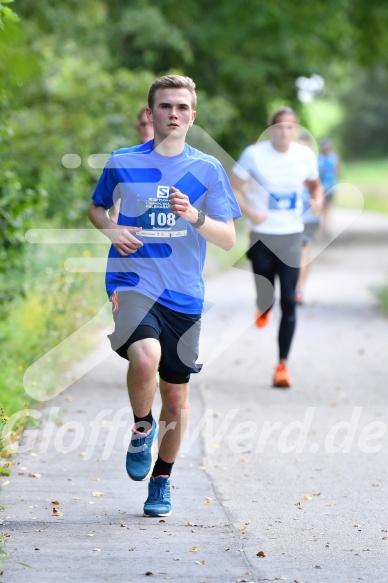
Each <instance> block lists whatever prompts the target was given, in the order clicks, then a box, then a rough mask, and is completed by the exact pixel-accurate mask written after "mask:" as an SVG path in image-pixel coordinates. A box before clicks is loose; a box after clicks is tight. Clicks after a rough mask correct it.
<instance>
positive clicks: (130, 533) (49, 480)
mask: <svg viewBox="0 0 388 583" xmlns="http://www.w3.org/2000/svg"><path fill="white" fill-rule="evenodd" d="M349 217H350V218H351V219H354V217H353V216H350V215H349V214H348V213H337V215H336V217H335V220H336V224H337V225H344V224H346V223H347V221H348V222H349ZM339 228H340V227H339ZM387 243H388V218H385V217H379V216H378V215H368V214H366V213H364V214H363V215H361V216H359V217H358V218H357V219H356V220H355V221H354V222H353V223H352V225H351V226H350V227H348V229H347V230H345V231H344V233H343V234H342V235H341V236H340V237H339V238H338V239H336V241H335V242H333V243H332V244H331V245H330V246H329V247H328V248H327V249H326V250H325V251H324V252H323V253H322V254H320V255H318V257H317V258H316V259H315V261H314V264H313V266H312V269H311V273H310V275H309V280H308V287H307V291H306V305H304V306H303V307H301V308H300V310H299V320H298V329H297V333H296V337H295V340H294V345H293V348H292V353H291V358H290V368H291V372H292V376H293V378H294V387H293V388H292V389H291V390H278V389H273V388H271V386H270V381H271V376H272V373H273V368H274V366H275V362H276V335H277V328H278V318H279V312H278V308H275V310H274V312H275V313H274V318H273V321H272V322H271V324H270V325H269V326H268V328H266V329H264V330H258V329H257V328H255V327H254V326H253V323H252V320H253V313H254V289H253V280H252V275H251V273H250V271H249V267H248V266H247V265H245V266H242V267H241V268H238V269H237V268H232V269H230V270H228V271H227V272H226V273H225V274H223V275H221V276H219V277H217V278H215V279H212V280H210V281H209V282H208V285H207V297H208V298H209V301H210V302H213V303H214V307H213V308H212V309H209V311H208V313H207V315H206V316H205V317H204V321H203V337H202V340H203V341H202V350H201V356H202V357H203V361H204V364H205V366H204V370H203V372H202V373H201V374H200V375H198V376H197V377H196V378H194V379H193V381H192V389H191V403H192V422H191V425H190V431H189V432H188V434H187V437H186V439H185V442H184V445H183V448H182V453H181V456H180V458H179V460H178V461H177V463H176V467H175V468H174V473H173V486H174V488H173V515H172V516H171V517H169V518H166V519H163V520H161V519H149V518H148V519H147V518H143V517H142V515H141V514H142V505H143V502H144V499H145V496H146V484H145V483H141V484H136V483H134V482H131V481H130V480H128V478H127V477H126V474H125V469H124V452H125V445H126V444H127V437H126V435H125V434H126V433H127V432H128V428H129V427H130V425H131V414H130V410H129V407H128V402H127V398H126V393H125V387H124V376H125V363H124V362H122V361H121V360H120V359H119V358H118V357H117V356H116V355H112V354H110V352H109V351H107V344H106V343H105V342H104V343H103V344H102V345H101V346H100V347H99V348H98V350H96V351H95V352H94V353H93V355H92V356H91V357H90V358H89V359H88V360H87V361H86V364H85V362H84V363H83V365H84V366H86V368H87V369H90V370H89V372H88V373H87V374H85V375H84V376H83V377H82V378H81V379H80V380H78V381H77V382H76V383H74V384H73V385H72V386H71V387H70V388H69V389H67V390H66V391H65V393H63V394H62V395H60V396H59V397H56V398H55V399H53V400H52V401H50V402H48V403H47V405H46V407H45V409H44V415H45V417H44V421H43V423H42V425H41V429H40V430H39V431H38V430H31V431H30V433H29V434H27V433H26V434H25V436H24V439H23V441H22V445H23V446H24V448H25V449H26V451H25V452H24V453H21V454H20V455H18V456H17V457H16V458H15V459H14V466H13V470H12V474H11V476H10V478H8V479H7V478H3V479H2V486H1V490H0V495H1V497H0V501H1V503H2V504H5V505H6V506H7V510H6V511H5V513H2V514H3V515H4V518H5V522H4V525H3V527H2V529H3V531H5V532H8V534H9V538H8V542H7V548H8V551H9V554H10V556H11V557H12V559H13V560H14V561H15V562H12V561H9V562H8V563H7V565H6V569H5V572H4V574H3V575H2V577H1V579H2V581H4V582H9V583H16V582H17V583H19V582H23V583H24V582H26V583H44V582H49V581H50V582H52V581H56V582H58V583H62V582H65V581H72V582H80V583H81V582H87V581H112V582H114V583H121V582H125V581H136V582H138V581H144V580H148V578H149V580H151V581H165V580H175V581H187V582H190V583H192V582H193V583H194V582H195V583H203V582H208V583H215V582H235V581H240V582H242V581H277V580H282V581H288V582H297V581H299V582H303V583H315V582H321V581H322V582H324V581H325V582H326V581H327V582H331V583H332V582H335V583H353V582H356V581H366V582H369V583H379V582H381V583H383V582H386V581H387V574H386V564H387V556H388V516H387V512H386V509H387V502H388V483H387V464H386V458H387V425H386V424H387V422H388V417H387V405H386V395H385V393H386V391H387V381H386V378H387V348H388V320H387V318H385V317H383V316H382V314H381V313H380V312H379V310H378V308H377V306H376V301H375V298H374V295H373V294H372V292H371V288H372V287H373V286H376V285H380V284H381V283H384V282H386V281H387V279H388V253H387V250H388V245H387ZM157 406H159V403H158V405H157ZM156 408H157V407H156ZM50 415H51V420H52V422H50V421H48V417H49V416H50ZM115 416H116V417H115ZM113 420H114V421H113ZM121 421H122V423H121ZM114 427H116V428H117V432H115V430H114ZM96 436H98V437H97V438H96ZM29 444H30V445H29ZM30 446H31V447H32V449H31V447H30ZM7 482H8V483H7ZM53 502H56V503H57V504H53ZM58 502H59V504H58ZM53 508H55V509H57V510H58V511H59V512H60V513H61V515H58V516H54V515H53ZM260 551H263V553H264V555H265V556H264V557H258V556H257V553H258V552H260ZM17 561H19V562H23V563H27V564H29V565H30V566H31V568H25V567H23V566H21V565H20V564H19V563H18V562H17ZM147 573H149V574H148V575H147ZM147 577H148V578H147Z"/></svg>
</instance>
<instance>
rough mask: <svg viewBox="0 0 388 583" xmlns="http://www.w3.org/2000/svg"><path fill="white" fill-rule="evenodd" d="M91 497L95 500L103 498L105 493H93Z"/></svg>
mask: <svg viewBox="0 0 388 583" xmlns="http://www.w3.org/2000/svg"><path fill="white" fill-rule="evenodd" d="M93 496H94V497H95V498H102V497H103V496H105V492H93Z"/></svg>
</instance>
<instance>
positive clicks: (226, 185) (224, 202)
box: [204, 163, 241, 222]
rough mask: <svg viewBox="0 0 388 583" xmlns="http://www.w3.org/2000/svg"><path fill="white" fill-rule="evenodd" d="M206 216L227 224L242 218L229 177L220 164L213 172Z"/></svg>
mask: <svg viewBox="0 0 388 583" xmlns="http://www.w3.org/2000/svg"><path fill="white" fill-rule="evenodd" d="M204 211H205V214H207V215H208V216H209V217H211V218H212V219H214V220H216V221H221V222H226V221H229V220H230V219H233V220H236V219H238V218H239V217H241V211H240V207H239V205H238V203H237V201H236V198H235V196H234V192H233V190H232V187H231V185H230V182H229V179H228V176H227V174H226V172H225V170H224V168H223V167H222V165H221V164H220V163H217V164H216V165H214V167H213V168H212V171H211V179H210V184H209V189H208V191H207V193H206V199H205V209H204Z"/></svg>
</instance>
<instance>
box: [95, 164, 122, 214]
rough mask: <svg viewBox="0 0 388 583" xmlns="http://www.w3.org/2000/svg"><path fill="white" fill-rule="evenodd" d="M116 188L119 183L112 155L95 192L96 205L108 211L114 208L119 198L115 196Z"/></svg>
mask: <svg viewBox="0 0 388 583" xmlns="http://www.w3.org/2000/svg"><path fill="white" fill-rule="evenodd" d="M116 187H118V183H117V178H116V169H115V165H114V156H113V155H111V156H110V158H109V160H108V162H107V163H106V165H105V168H104V170H103V172H102V174H101V176H100V178H99V180H98V183H97V186H96V188H95V190H94V192H93V195H92V200H93V201H94V205H95V206H102V207H104V208H106V209H110V208H112V206H113V205H114V203H115V202H116V200H117V198H118V197H117V196H115V194H117V193H115V189H116Z"/></svg>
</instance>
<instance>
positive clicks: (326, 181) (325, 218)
mask: <svg viewBox="0 0 388 583" xmlns="http://www.w3.org/2000/svg"><path fill="white" fill-rule="evenodd" d="M318 168H319V176H320V179H321V182H322V186H323V191H324V193H325V196H324V200H323V208H322V221H321V228H322V229H321V230H322V235H323V236H324V237H326V236H329V235H330V220H331V216H330V215H331V211H332V208H333V203H334V198H335V190H336V189H335V186H336V184H337V182H338V179H339V176H340V174H341V171H342V162H341V160H340V157H339V155H338V154H337V152H336V151H335V149H334V145H333V141H332V140H331V138H322V139H321V140H319V154H318Z"/></svg>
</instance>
